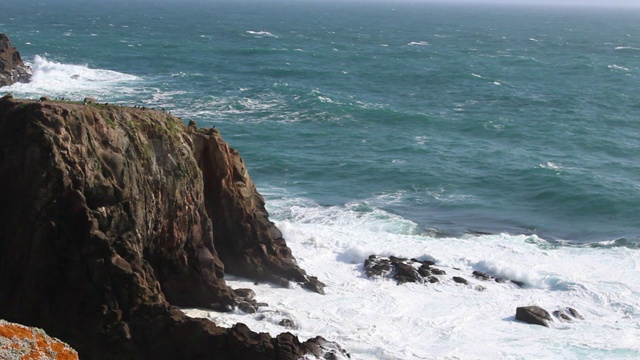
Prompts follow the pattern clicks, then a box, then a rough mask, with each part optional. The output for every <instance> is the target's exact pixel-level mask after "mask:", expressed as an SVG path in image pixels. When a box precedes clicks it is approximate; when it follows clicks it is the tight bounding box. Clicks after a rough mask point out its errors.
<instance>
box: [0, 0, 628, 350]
mask: <svg viewBox="0 0 640 360" xmlns="http://www.w3.org/2000/svg"><path fill="white" fill-rule="evenodd" d="M0 32H3V33H7V34H8V35H9V36H10V38H11V40H12V42H13V44H14V46H16V47H18V49H19V50H20V52H21V54H22V56H23V58H24V59H25V60H26V61H27V62H28V63H29V64H30V65H31V66H32V67H33V69H34V77H33V82H31V83H29V84H17V85H14V86H11V87H8V88H1V89H0V95H4V93H6V92H12V93H13V94H14V96H17V97H25V98H39V97H40V96H42V95H48V96H51V97H54V98H55V97H57V98H63V97H64V98H65V99H77V100H81V99H82V98H84V97H85V96H93V97H96V98H97V99H98V101H99V102H108V103H117V104H123V105H131V106H133V105H140V106H146V107H153V108H162V109H165V110H166V111H169V112H171V113H172V114H174V115H177V116H180V117H182V118H183V119H184V120H185V121H188V120H194V121H196V122H197V123H198V125H199V126H201V127H205V126H216V127H217V128H218V129H220V131H221V133H222V135H223V137H224V138H225V139H226V140H227V141H228V142H229V143H230V144H231V145H232V146H233V147H235V148H237V149H238V150H239V151H240V153H241V154H242V156H243V158H244V159H245V161H246V163H247V165H248V168H249V171H250V174H251V176H252V178H253V179H254V181H255V183H256V184H257V186H258V189H259V191H260V192H261V193H262V194H263V195H264V196H265V198H266V201H267V207H268V210H269V212H270V214H271V218H272V220H274V221H275V222H276V223H277V224H278V226H279V227H280V228H281V229H282V230H283V233H284V235H285V238H286V239H287V241H288V243H289V245H290V246H291V248H292V249H293V251H294V256H296V257H297V258H298V260H299V263H300V265H301V267H303V268H305V269H306V270H307V271H308V272H309V273H311V274H312V275H316V276H318V277H319V278H320V279H321V280H322V281H324V282H326V283H327V295H325V296H319V295H316V294H310V293H308V292H306V291H304V290H302V289H299V288H294V289H276V288H272V287H270V286H268V285H259V286H253V284H252V283H250V282H247V281H246V280H242V279H231V280H230V283H231V284H232V286H245V287H246V286H249V287H254V288H256V292H257V293H258V298H259V300H261V299H262V300H266V301H267V302H268V303H269V304H270V305H271V306H270V307H268V308H265V310H263V311H261V313H259V314H256V315H243V314H242V313H240V312H237V313H233V314H230V315H229V314H227V315H224V314H216V313H208V312H202V311H199V310H193V314H196V315H199V316H205V317H210V318H212V319H213V320H214V321H216V322H217V323H221V324H231V323H233V322H237V321H241V322H245V323H247V324H249V325H250V327H251V328H253V329H255V330H259V331H269V332H271V333H279V332H282V331H286V329H283V328H281V327H278V326H277V322H278V321H279V319H280V318H281V317H282V316H285V317H289V318H293V319H294V320H295V321H296V322H297V323H298V324H299V329H298V330H296V331H294V332H295V333H296V334H297V335H299V336H300V337H302V338H304V337H310V336H315V335H318V334H319V335H323V336H325V337H326V338H328V339H331V340H336V341H338V342H340V343H341V344H343V346H344V347H345V348H346V349H347V350H348V351H350V352H351V354H352V356H353V358H354V359H414V358H415V359H427V358H428V359H431V358H434V359H441V358H451V359H457V358H460V359H470V358H534V357H535V358H562V359H573V358H575V359H585V358H591V359H602V358H629V359H635V358H639V357H640V342H638V339H640V312H639V310H638V309H639V307H640V272H639V270H640V256H639V254H638V252H639V251H640V9H638V8H636V9H604V8H568V7H552V8H547V7H525V6H504V7H499V6H489V5H485V6H470V5H460V4H458V5H454V4H449V5H446V4H433V3H420V2H401V1H388V2H384V1H382V2H380V1H375V2H366V1H353V2H337V1H295V2H294V1H289V2H287V1H284V0H276V1H205V0H187V1H177V0H176V1H170V0H165V1H152V0H138V1H124V0H108V1H102V2H94V1H79V0H70V1H61V0H54V1H47V2H44V1H34V0H20V1H18V0H5V1H4V2H3V4H2V6H1V10H0ZM370 254H386V255H391V254H393V255H397V256H405V257H416V258H420V257H422V258H430V259H434V260H435V261H436V262H437V263H438V264H439V265H440V266H443V267H444V268H449V269H451V270H450V271H452V272H455V271H462V270H469V271H472V270H481V271H484V272H488V273H490V274H492V275H496V276H508V277H510V278H513V279H518V280H520V281H522V282H524V283H525V284H526V286H525V288H523V289H519V288H515V287H511V286H509V285H504V284H483V286H485V287H486V288H487V289H486V290H485V291H483V292H479V291H475V290H473V288H472V287H468V288H467V287H464V286H460V285H456V284H454V283H453V282H451V283H447V282H445V283H444V284H441V285H439V286H431V285H422V284H413V285H401V286H397V285H395V284H394V283H391V282H390V281H385V280H369V279H366V278H365V277H364V275H363V271H362V262H363V260H364V259H365V258H366V257H367V256H368V255H370ZM534 303H535V304H538V305H540V306H543V307H545V306H546V308H548V309H553V308H554V307H558V306H560V307H561V306H573V307H575V308H576V309H578V310H579V311H581V312H582V313H583V314H584V315H585V320H583V321H581V322H576V323H571V324H568V323H563V324H560V323H557V324H555V325H554V326H552V328H551V329H546V328H542V327H531V326H528V325H523V324H519V323H516V322H515V321H514V320H513V314H514V313H515V307H516V306H524V305H530V304H534Z"/></svg>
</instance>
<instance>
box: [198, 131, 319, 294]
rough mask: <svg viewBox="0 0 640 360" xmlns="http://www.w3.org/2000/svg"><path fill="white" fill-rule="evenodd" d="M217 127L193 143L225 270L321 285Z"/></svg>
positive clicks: (200, 133) (309, 286)
mask: <svg viewBox="0 0 640 360" xmlns="http://www.w3.org/2000/svg"><path fill="white" fill-rule="evenodd" d="M210 130H215V129H197V131H195V132H193V133H192V134H191V139H190V141H189V143H190V144H192V146H193V155H194V157H195V160H196V162H197V164H198V167H199V168H200V171H201V173H202V179H203V182H204V204H205V208H206V212H207V215H208V218H209V219H211V221H212V225H213V235H214V238H215V239H216V251H217V254H218V256H219V257H220V259H221V260H222V262H223V263H224V264H225V271H227V272H228V273H231V274H235V275H239V276H244V277H248V278H250V279H254V280H258V281H271V280H273V279H287V280H290V281H296V282H299V283H301V284H302V285H303V286H304V287H305V288H307V289H311V290H313V291H318V292H320V290H321V289H322V287H323V286H324V284H323V286H322V287H321V286H319V284H320V283H319V282H317V279H316V281H314V280H313V279H310V278H309V276H307V274H306V272H305V271H304V270H302V269H301V268H300V267H299V266H298V265H297V263H296V260H295V258H294V257H293V255H292V253H291V249H290V248H289V247H288V246H287V243H286V241H285V239H284V238H282V233H281V232H280V230H278V228H277V227H276V226H275V225H274V224H273V222H271V221H269V214H268V213H267V210H266V209H265V203H264V198H263V197H262V195H260V194H259V193H258V191H257V190H256V188H255V185H254V184H253V181H252V180H251V178H250V177H249V173H248V172H247V168H246V166H245V163H244V160H243V159H242V158H241V157H240V154H239V153H238V152H237V151H236V150H235V149H233V148H231V147H230V146H229V145H228V144H227V143H226V142H225V141H224V140H222V138H221V136H220V134H219V133H217V132H215V131H210Z"/></svg>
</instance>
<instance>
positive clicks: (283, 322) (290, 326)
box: [278, 319, 298, 330]
mask: <svg viewBox="0 0 640 360" xmlns="http://www.w3.org/2000/svg"><path fill="white" fill-rule="evenodd" d="M278 325H280V326H282V327H285V328H287V329H292V330H296V329H297V328H298V324H296V323H295V322H294V321H293V320H290V319H282V320H280V322H279V323H278Z"/></svg>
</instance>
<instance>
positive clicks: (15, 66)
mask: <svg viewBox="0 0 640 360" xmlns="http://www.w3.org/2000/svg"><path fill="white" fill-rule="evenodd" d="M29 80H31V68H29V67H28V66H26V65H25V64H24V62H23V61H22V58H21V57H20V52H18V50H17V49H16V48H15V47H13V46H12V45H11V41H10V40H9V37H8V36H7V35H6V34H0V86H9V85H12V84H14V83H17V82H29Z"/></svg>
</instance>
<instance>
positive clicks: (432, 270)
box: [431, 268, 447, 275]
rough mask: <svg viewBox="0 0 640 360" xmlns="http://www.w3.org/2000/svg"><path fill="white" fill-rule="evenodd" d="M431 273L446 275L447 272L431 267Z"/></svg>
mask: <svg viewBox="0 0 640 360" xmlns="http://www.w3.org/2000/svg"><path fill="white" fill-rule="evenodd" d="M431 273H432V274H433V275H447V273H446V272H445V271H444V270H442V269H437V268H431Z"/></svg>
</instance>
